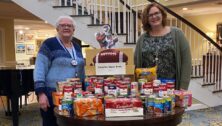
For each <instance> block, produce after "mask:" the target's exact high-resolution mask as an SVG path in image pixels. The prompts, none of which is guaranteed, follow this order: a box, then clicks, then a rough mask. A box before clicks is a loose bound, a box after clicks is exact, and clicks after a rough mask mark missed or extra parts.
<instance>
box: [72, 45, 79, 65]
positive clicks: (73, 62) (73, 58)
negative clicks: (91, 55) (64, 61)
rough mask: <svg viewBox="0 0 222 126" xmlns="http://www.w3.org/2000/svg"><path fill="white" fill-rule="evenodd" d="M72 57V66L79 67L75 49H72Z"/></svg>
mask: <svg viewBox="0 0 222 126" xmlns="http://www.w3.org/2000/svg"><path fill="white" fill-rule="evenodd" d="M70 55H71V54H70ZM71 57H72V60H71V64H72V65H73V66H77V65H78V62H77V60H76V59H75V58H77V57H76V55H75V52H74V47H73V48H72V55H71Z"/></svg>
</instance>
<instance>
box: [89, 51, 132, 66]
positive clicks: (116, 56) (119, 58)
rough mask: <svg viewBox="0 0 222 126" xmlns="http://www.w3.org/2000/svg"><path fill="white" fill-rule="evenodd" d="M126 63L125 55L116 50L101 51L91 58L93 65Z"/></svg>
mask: <svg viewBox="0 0 222 126" xmlns="http://www.w3.org/2000/svg"><path fill="white" fill-rule="evenodd" d="M127 61H128V57H127V55H126V54H125V53H123V52H121V51H119V50H116V49H106V50H103V51H101V52H99V53H98V54H96V56H95V57H94V58H93V62H94V63H119V62H127Z"/></svg>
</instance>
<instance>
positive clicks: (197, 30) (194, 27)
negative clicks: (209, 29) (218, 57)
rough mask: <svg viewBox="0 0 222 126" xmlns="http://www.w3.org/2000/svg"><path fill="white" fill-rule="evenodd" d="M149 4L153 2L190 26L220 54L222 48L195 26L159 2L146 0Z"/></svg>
mask: <svg viewBox="0 0 222 126" xmlns="http://www.w3.org/2000/svg"><path fill="white" fill-rule="evenodd" d="M148 1H149V2H153V3H156V4H158V5H160V6H161V7H163V8H164V9H165V10H166V11H167V12H168V13H170V14H171V15H173V16H174V17H176V18H177V19H179V20H181V21H182V22H183V23H185V24H186V25H188V26H190V27H191V28H192V29H193V30H195V31H196V32H198V33H199V34H201V35H202V36H203V37H204V38H205V39H207V40H208V41H209V42H210V43H211V44H213V45H214V46H215V47H216V48H217V49H218V50H220V51H221V52H222V47H220V46H219V45H218V44H217V43H216V42H215V41H214V40H213V39H211V38H210V37H209V36H208V35H206V34H205V33H204V32H203V31H201V30H200V29H199V28H198V27H196V26H195V25H193V24H192V23H190V22H189V21H188V20H186V19H185V18H183V17H181V16H180V15H178V14H177V13H175V12H173V11H172V10H170V9H169V8H167V7H165V6H164V5H162V4H160V3H159V2H157V1H156V0H148Z"/></svg>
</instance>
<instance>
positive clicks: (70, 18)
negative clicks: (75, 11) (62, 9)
mask: <svg viewBox="0 0 222 126" xmlns="http://www.w3.org/2000/svg"><path fill="white" fill-rule="evenodd" d="M62 19H69V20H70V21H71V22H72V25H73V28H75V27H76V24H75V21H74V20H73V18H72V17H70V16H59V17H58V18H57V20H56V24H55V25H56V28H58V27H59V22H60V21H61V20H62Z"/></svg>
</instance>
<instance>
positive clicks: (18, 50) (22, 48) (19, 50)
mask: <svg viewBox="0 0 222 126" xmlns="http://www.w3.org/2000/svg"><path fill="white" fill-rule="evenodd" d="M16 53H25V44H16Z"/></svg>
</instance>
